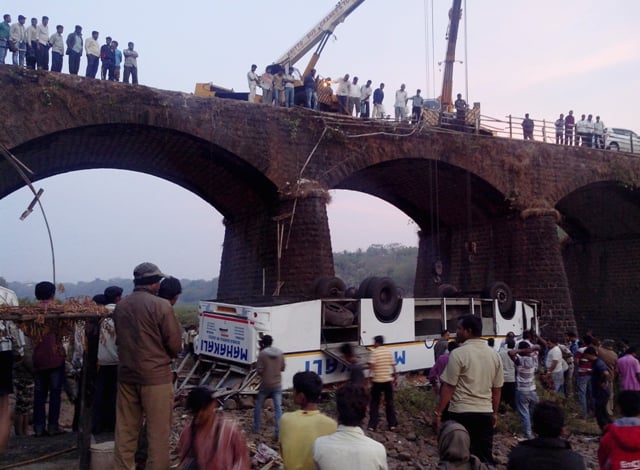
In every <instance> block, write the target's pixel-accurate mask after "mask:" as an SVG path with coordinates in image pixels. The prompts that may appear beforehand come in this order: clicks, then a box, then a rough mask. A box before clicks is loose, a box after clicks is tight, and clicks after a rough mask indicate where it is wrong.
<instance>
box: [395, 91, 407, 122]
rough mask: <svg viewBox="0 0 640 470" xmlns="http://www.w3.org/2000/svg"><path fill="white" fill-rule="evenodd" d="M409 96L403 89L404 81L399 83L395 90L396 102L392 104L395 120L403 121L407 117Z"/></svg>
mask: <svg viewBox="0 0 640 470" xmlns="http://www.w3.org/2000/svg"><path fill="white" fill-rule="evenodd" d="M408 100H409V96H408V95H407V91H406V90H405V85H404V83H403V84H402V85H400V89H399V90H397V91H396V102H395V104H394V105H393V106H394V108H395V112H396V121H404V120H405V119H406V118H407V101H408Z"/></svg>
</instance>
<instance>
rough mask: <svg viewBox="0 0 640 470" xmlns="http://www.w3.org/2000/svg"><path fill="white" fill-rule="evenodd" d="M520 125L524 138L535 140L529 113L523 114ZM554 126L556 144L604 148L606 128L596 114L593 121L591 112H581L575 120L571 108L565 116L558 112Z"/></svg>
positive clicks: (533, 125) (532, 122) (533, 124)
mask: <svg viewBox="0 0 640 470" xmlns="http://www.w3.org/2000/svg"><path fill="white" fill-rule="evenodd" d="M521 126H522V136H523V138H524V140H535V139H534V138H533V132H534V129H535V123H534V121H533V119H531V118H530V117H529V113H527V114H525V115H524V119H523V120H522V123H521ZM554 128H555V135H556V144H558V145H575V146H580V145H582V146H583V147H593V148H598V149H603V148H604V145H605V142H604V139H605V134H606V130H607V128H606V126H605V124H604V122H603V121H601V120H600V116H596V120H595V121H594V120H593V115H592V114H589V115H588V116H587V115H585V114H583V115H582V116H581V118H580V120H579V121H576V118H575V117H574V115H573V110H571V111H569V114H567V115H566V116H565V115H564V114H562V113H561V114H560V116H559V117H558V119H556V120H555V122H554Z"/></svg>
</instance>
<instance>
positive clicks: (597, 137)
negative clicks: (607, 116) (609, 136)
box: [593, 116, 605, 149]
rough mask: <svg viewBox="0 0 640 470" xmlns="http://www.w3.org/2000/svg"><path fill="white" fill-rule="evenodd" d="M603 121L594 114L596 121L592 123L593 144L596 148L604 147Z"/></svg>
mask: <svg viewBox="0 0 640 470" xmlns="http://www.w3.org/2000/svg"><path fill="white" fill-rule="evenodd" d="M604 129H605V125H604V122H602V121H601V120H600V116H596V122H594V123H593V146H594V147H595V148H597V149H603V148H604Z"/></svg>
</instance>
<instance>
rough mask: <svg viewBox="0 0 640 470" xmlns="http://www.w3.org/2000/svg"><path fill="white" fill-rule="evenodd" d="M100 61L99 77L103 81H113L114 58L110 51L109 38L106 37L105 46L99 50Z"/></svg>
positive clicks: (111, 50)
mask: <svg viewBox="0 0 640 470" xmlns="http://www.w3.org/2000/svg"><path fill="white" fill-rule="evenodd" d="M100 60H101V61H102V70H101V71H100V77H101V78H102V79H103V80H107V79H109V80H113V72H114V68H115V63H116V56H115V53H114V52H113V49H111V36H107V37H106V39H105V44H103V45H102V47H101V48H100Z"/></svg>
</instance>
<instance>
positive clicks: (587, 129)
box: [583, 114, 595, 147]
mask: <svg viewBox="0 0 640 470" xmlns="http://www.w3.org/2000/svg"><path fill="white" fill-rule="evenodd" d="M594 124H595V123H594V122H593V115H592V114H589V116H587V120H586V121H585V123H584V124H583V125H584V137H583V140H584V139H586V142H587V147H593V133H594V131H595V127H594Z"/></svg>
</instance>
